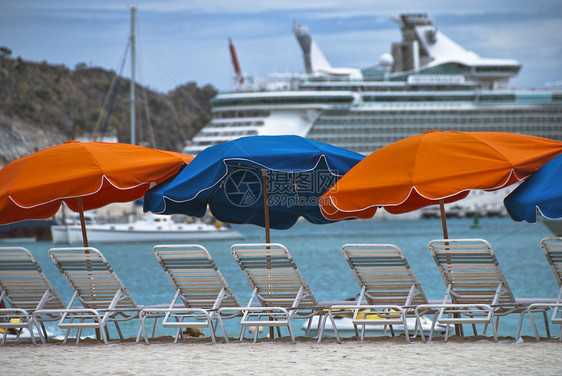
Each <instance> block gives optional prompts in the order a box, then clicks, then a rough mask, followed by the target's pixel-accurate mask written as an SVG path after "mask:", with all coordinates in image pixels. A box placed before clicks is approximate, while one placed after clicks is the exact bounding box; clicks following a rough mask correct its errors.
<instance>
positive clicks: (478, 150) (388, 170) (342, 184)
mask: <svg viewBox="0 0 562 376" xmlns="http://www.w3.org/2000/svg"><path fill="white" fill-rule="evenodd" d="M560 153H562V143H561V142H559V141H554V140H550V139H546V138H541V137H535V136H526V135H520V134H513V133H502V132H452V131H446V132H444V131H430V132H426V133H423V134H420V135H416V136H411V137H408V138H406V139H404V140H401V141H398V142H395V143H393V144H390V145H387V146H385V147H383V148H381V149H379V150H376V151H374V152H373V153H371V154H370V155H368V156H367V157H366V158H365V159H363V160H362V161H361V162H359V163H358V164H357V165H355V167H353V168H352V169H351V170H349V171H348V172H347V173H346V174H345V175H344V176H343V177H342V178H341V179H340V180H339V181H338V182H337V184H336V185H334V186H333V187H332V188H331V189H329V190H328V191H327V192H326V193H325V194H324V195H323V196H322V197H321V200H320V205H321V208H322V212H323V214H324V216H326V218H328V219H341V218H346V217H360V218H369V217H371V216H373V215H374V214H375V211H376V208H377V207H378V206H384V208H385V210H387V211H388V212H390V213H394V214H399V213H406V212H410V211H413V210H416V209H419V208H422V207H424V206H428V205H432V204H437V203H439V200H443V201H444V202H454V201H456V200H459V199H462V198H464V197H466V196H467V195H468V193H469V191H470V190H472V189H483V190H495V189H500V188H503V187H506V186H509V185H511V184H513V183H515V182H518V181H520V180H524V179H526V178H527V177H529V176H530V175H531V174H532V173H533V172H535V171H536V170H538V169H539V168H540V167H541V166H542V165H544V164H545V163H546V162H548V161H549V160H550V159H552V158H554V157H555V156H556V155H558V154H560Z"/></svg>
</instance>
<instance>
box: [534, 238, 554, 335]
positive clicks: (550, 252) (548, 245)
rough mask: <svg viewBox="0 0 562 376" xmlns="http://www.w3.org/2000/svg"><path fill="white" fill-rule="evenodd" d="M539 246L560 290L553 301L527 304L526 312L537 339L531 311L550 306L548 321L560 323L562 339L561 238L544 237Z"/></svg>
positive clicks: (537, 333)
mask: <svg viewBox="0 0 562 376" xmlns="http://www.w3.org/2000/svg"><path fill="white" fill-rule="evenodd" d="M541 248H542V250H543V252H544V254H545V256H546V259H547V261H548V264H549V265H550V268H551V269H552V273H553V274H554V278H556V282H557V283H558V286H560V290H559V291H558V297H557V298H556V301H555V302H553V303H533V304H531V305H530V306H529V309H528V313H529V318H530V319H531V326H532V327H533V331H534V332H535V337H536V338H537V341H539V340H540V336H539V332H538V330H537V326H536V325H535V320H534V319H533V315H532V312H533V310H535V309H538V308H547V309H548V308H550V309H552V316H551V318H550V321H551V322H552V323H553V324H559V325H560V332H559V334H558V340H559V341H562V238H544V239H542V240H541ZM546 335H547V337H550V333H549V332H548V331H547V333H546Z"/></svg>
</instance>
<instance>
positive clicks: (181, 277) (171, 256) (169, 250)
mask: <svg viewBox="0 0 562 376" xmlns="http://www.w3.org/2000/svg"><path fill="white" fill-rule="evenodd" d="M153 252H154V255H155V256H156V259H157V260H158V262H159V263H160V265H161V266H162V269H163V270H164V271H165V272H166V274H167V275H168V278H169V279H170V282H171V283H172V285H173V286H174V288H175V290H176V293H175V295H174V298H173V300H172V302H171V303H170V304H169V306H167V307H166V308H163V309H143V310H142V311H141V313H140V319H141V330H142V332H143V335H144V339H145V342H146V343H149V341H148V336H147V333H146V327H145V320H146V318H147V317H149V316H147V315H150V314H154V313H163V314H164V319H163V321H162V326H163V327H165V328H176V329H177V332H176V336H175V340H174V343H176V342H177V341H178V339H179V338H180V335H181V330H182V328H187V327H197V328H200V327H207V328H209V330H210V332H211V339H212V341H213V343H215V342H216V330H217V324H218V325H220V327H221V330H222V332H223V334H224V337H225V338H226V340H228V335H227V333H226V330H225V328H224V325H223V323H222V318H221V317H219V316H218V310H219V308H222V307H239V306H240V304H239V303H238V300H237V299H236V296H235V295H234V293H233V292H232V289H231V288H230V286H229V285H228V284H227V283H226V281H225V279H224V278H223V276H222V274H221V272H220V271H219V269H218V268H217V266H216V264H215V262H214V260H213V258H212V257H211V255H210V254H209V251H207V249H206V248H205V247H203V246H201V245H197V244H187V245H185V244H184V245H157V246H155V247H154V248H153ZM178 299H179V300H180V302H178ZM182 303H183V304H182ZM213 320H214V321H215V324H213Z"/></svg>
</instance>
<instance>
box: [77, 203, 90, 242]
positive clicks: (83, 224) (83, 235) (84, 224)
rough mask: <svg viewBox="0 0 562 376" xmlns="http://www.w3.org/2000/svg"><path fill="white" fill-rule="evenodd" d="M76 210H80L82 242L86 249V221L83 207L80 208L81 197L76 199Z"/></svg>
mask: <svg viewBox="0 0 562 376" xmlns="http://www.w3.org/2000/svg"><path fill="white" fill-rule="evenodd" d="M77 200H78V210H80V226H81V227H82V240H83V241H84V247H86V248H87V247H88V234H87V233H86V221H85V220H84V206H82V197H78V198H77Z"/></svg>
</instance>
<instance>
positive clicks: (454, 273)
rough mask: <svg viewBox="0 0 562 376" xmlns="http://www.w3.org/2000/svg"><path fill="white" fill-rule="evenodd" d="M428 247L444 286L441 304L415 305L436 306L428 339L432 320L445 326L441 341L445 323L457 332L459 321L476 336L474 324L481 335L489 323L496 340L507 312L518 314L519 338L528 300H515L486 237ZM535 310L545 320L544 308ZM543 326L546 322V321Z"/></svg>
mask: <svg viewBox="0 0 562 376" xmlns="http://www.w3.org/2000/svg"><path fill="white" fill-rule="evenodd" d="M429 250H430V251H431V254H432V255H433V258H434V260H435V263H436V264H437V266H438V268H439V272H440V273H441V276H442V277H443V281H444V282H445V286H446V287H447V288H446V292H445V296H444V298H443V301H442V303H441V304H439V305H420V306H418V307H416V312H417V313H419V311H420V310H423V309H427V308H434V309H438V313H437V314H436V315H434V320H433V326H432V330H431V332H430V335H429V339H428V340H429V341H431V339H432V337H433V328H434V326H435V323H436V322H438V323H439V324H445V325H447V330H446V332H445V340H447V339H448V336H449V330H448V328H449V325H456V327H457V330H458V332H457V334H462V324H472V328H473V331H474V334H475V335H476V334H477V331H476V324H484V325H485V326H484V334H485V333H486V329H487V328H488V325H490V326H491V327H492V332H493V338H494V341H497V340H498V338H497V331H498V325H499V318H500V317H501V316H505V315H508V314H511V313H519V314H520V316H519V324H518V326H517V333H516V335H515V338H519V337H520V334H521V325H522V321H523V316H524V314H525V312H527V308H528V307H529V304H530V303H531V301H530V300H528V299H525V301H523V300H516V299H515V297H514V296H513V293H512V291H511V289H510V287H509V285H508V283H507V281H506V279H505V277H504V275H503V273H502V271H501V269H500V267H499V264H498V261H497V259H496V256H495V254H494V252H493V250H492V246H491V245H490V244H489V243H488V242H487V241H486V240H483V239H440V240H432V241H431V242H430V243H429ZM539 311H540V312H543V314H544V315H545V319H546V313H544V309H539ZM545 325H548V324H547V323H546V321H545ZM547 330H548V329H547Z"/></svg>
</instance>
